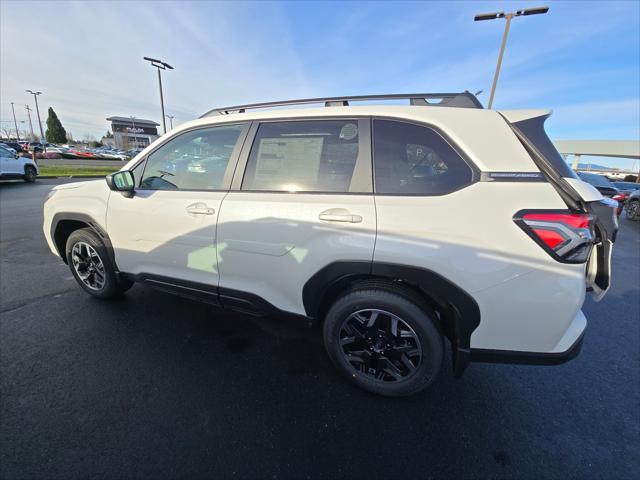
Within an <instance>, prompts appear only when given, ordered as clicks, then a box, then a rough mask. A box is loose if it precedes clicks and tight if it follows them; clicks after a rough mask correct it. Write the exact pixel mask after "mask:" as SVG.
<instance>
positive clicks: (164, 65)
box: [143, 57, 173, 133]
mask: <svg viewBox="0 0 640 480" xmlns="http://www.w3.org/2000/svg"><path fill="white" fill-rule="evenodd" d="M143 58H144V59H145V60H146V61H147V62H151V65H152V66H154V67H156V68H157V69H158V85H159V86H160V109H161V110H162V129H163V130H164V133H167V122H166V121H165V119H164V98H163V96H162V75H160V70H166V69H167V68H168V69H169V70H173V67H172V66H171V65H169V64H168V63H166V62H163V61H162V60H157V59H155V58H150V57H143Z"/></svg>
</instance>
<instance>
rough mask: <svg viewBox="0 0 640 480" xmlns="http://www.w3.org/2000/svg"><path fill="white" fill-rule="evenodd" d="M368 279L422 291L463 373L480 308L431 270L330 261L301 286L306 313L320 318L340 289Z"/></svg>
mask: <svg viewBox="0 0 640 480" xmlns="http://www.w3.org/2000/svg"><path fill="white" fill-rule="evenodd" d="M369 280H376V281H384V282H388V283H389V282H392V284H393V285H395V286H397V288H404V289H407V290H408V291H410V292H412V293H413V294H414V295H415V294H417V295H419V296H420V298H422V299H424V300H425V301H427V302H428V303H429V304H430V306H432V307H434V308H435V309H436V310H437V311H438V312H439V314H440V320H441V327H442V328H443V331H444V334H445V336H446V337H447V338H448V339H449V340H450V342H451V347H452V355H453V370H454V374H455V375H456V376H460V375H462V373H463V372H464V369H465V368H466V367H467V365H468V364H469V361H470V355H471V334H472V333H473V331H474V330H475V329H476V328H477V327H478V325H479V324H480V308H479V307H478V304H477V303H476V301H475V300H474V299H473V297H471V295H469V294H468V293H467V292H466V291H464V290H463V289H462V288H461V287H459V286H458V285H456V284H455V283H453V282H451V281H450V280H448V279H447V278H445V277H443V276H442V275H440V274H438V273H436V272H434V271H432V270H428V269H425V268H420V267H413V266H407V265H399V264H393V263H383V262H373V263H371V262H362V261H355V262H350V261H345V262H334V263H331V264H329V265H327V266H325V267H324V268H322V269H321V270H319V271H318V272H316V273H315V274H314V275H313V276H312V277H311V278H310V279H309V280H308V281H307V282H306V283H305V285H304V287H303V289H302V298H303V304H304V308H305V311H306V314H307V315H308V316H309V317H313V318H318V319H321V318H322V317H323V316H324V314H325V313H326V310H327V309H328V307H329V306H330V305H331V303H332V302H333V300H335V299H336V298H337V296H338V295H340V293H341V292H344V291H345V290H346V289H348V288H351V287H352V286H353V285H355V284H357V283H359V282H364V281H369Z"/></svg>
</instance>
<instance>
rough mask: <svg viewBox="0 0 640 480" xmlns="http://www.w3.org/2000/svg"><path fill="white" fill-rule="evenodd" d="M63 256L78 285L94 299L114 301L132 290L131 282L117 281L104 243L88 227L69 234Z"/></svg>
mask: <svg viewBox="0 0 640 480" xmlns="http://www.w3.org/2000/svg"><path fill="white" fill-rule="evenodd" d="M66 256H67V263H68V264H69V268H70V269H71V273H72V274H73V276H74V278H75V279H76V281H77V282H78V284H79V285H80V286H81V287H82V288H83V289H84V290H85V291H86V292H87V293H89V294H90V295H93V296H94V297H97V298H103V299H107V298H113V297H116V296H118V295H120V294H121V293H123V292H124V291H126V290H128V289H129V288H131V285H132V283H131V282H129V281H123V280H120V279H118V276H117V274H116V271H115V268H114V266H113V264H112V262H111V260H110V258H109V255H108V253H107V249H106V247H105V246H104V243H103V242H102V240H101V239H100V237H98V235H97V234H96V233H95V232H94V231H93V230H92V229H90V228H82V229H80V230H76V231H74V232H73V233H71V235H69V238H68V239H67V245H66Z"/></svg>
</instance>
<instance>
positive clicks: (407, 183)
mask: <svg viewBox="0 0 640 480" xmlns="http://www.w3.org/2000/svg"><path fill="white" fill-rule="evenodd" d="M373 152H374V164H375V186H376V190H375V191H376V193H378V194H405V195H443V194H446V193H449V192H452V191H454V190H457V189H459V188H462V187H464V186H465V185H468V184H469V183H471V181H472V179H473V171H472V170H471V167H469V165H468V164H467V163H466V162H465V161H464V160H463V159H462V157H461V156H460V155H459V154H458V153H457V152H456V151H455V150H454V149H453V148H452V147H451V146H450V145H449V144H448V143H447V142H446V140H445V139H444V138H442V136H441V135H440V134H438V133H437V132H436V131H435V130H433V129H431V128H428V127H422V126H419V125H414V124H410V123H404V122H397V121H391V120H375V121H374V146H373Z"/></svg>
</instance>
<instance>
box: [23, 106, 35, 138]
mask: <svg viewBox="0 0 640 480" xmlns="http://www.w3.org/2000/svg"><path fill="white" fill-rule="evenodd" d="M24 108H25V109H26V110H27V115H28V116H29V127H30V128H31V139H32V140H33V139H34V138H35V135H34V134H33V123H31V108H29V105H25V106H24Z"/></svg>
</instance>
